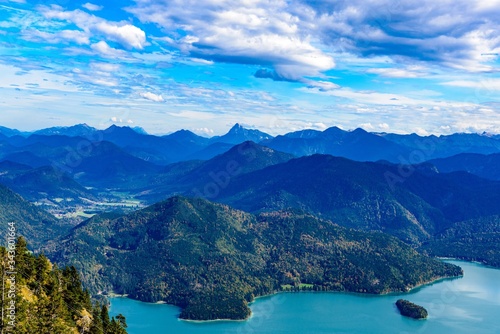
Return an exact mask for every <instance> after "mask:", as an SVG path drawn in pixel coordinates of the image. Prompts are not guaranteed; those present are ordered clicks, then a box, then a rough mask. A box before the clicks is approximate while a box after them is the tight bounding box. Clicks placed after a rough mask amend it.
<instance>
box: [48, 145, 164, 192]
mask: <svg viewBox="0 0 500 334" xmlns="http://www.w3.org/2000/svg"><path fill="white" fill-rule="evenodd" d="M57 166H60V168H61V170H62V171H67V172H68V173H70V174H72V175H74V176H75V178H76V179H77V180H82V182H81V183H82V184H85V185H87V184H89V185H93V186H96V187H105V186H113V187H122V186H125V187H130V186H131V184H132V183H133V180H134V178H141V177H144V176H148V175H150V174H151V173H156V172H158V171H159V170H160V167H159V166H157V165H155V164H152V163H150V162H148V161H144V160H142V159H139V158H137V157H134V156H132V155H130V154H128V153H127V152H125V151H124V150H122V149H121V148H119V147H118V146H116V145H115V144H112V143H110V142H106V141H103V142H100V143H98V145H97V146H94V147H93V149H92V151H91V152H90V153H89V154H88V155H85V156H80V157H79V160H76V161H73V160H69V161H66V160H65V161H62V162H61V165H57Z"/></svg>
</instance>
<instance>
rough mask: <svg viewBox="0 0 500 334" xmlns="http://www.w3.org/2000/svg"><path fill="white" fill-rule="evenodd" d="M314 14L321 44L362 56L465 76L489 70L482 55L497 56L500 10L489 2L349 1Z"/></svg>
mask: <svg viewBox="0 0 500 334" xmlns="http://www.w3.org/2000/svg"><path fill="white" fill-rule="evenodd" d="M306 3H307V4H308V5H309V6H310V8H311V10H312V11H314V13H315V15H314V18H315V22H316V26H315V27H316V31H317V33H318V34H320V35H321V36H322V37H321V40H322V41H323V43H325V44H327V45H330V46H332V47H334V48H336V49H338V50H339V51H345V52H351V53H354V54H358V55H361V56H378V55H389V56H391V57H393V58H394V59H398V60H399V61H403V62H404V59H405V58H411V59H417V60H422V61H427V62H429V61H430V62H435V63H438V64H440V65H444V66H446V67H454V68H458V69H461V70H466V71H472V72H477V71H488V70H492V68H493V65H492V64H491V63H488V61H490V60H491V58H489V59H487V58H485V57H484V56H482V55H481V54H484V53H490V54H491V53H493V54H494V53H498V51H499V50H500V49H499V48H500V43H499V42H500V38H499V36H498V34H497V33H496V31H498V29H499V28H500V25H499V24H498V20H497V17H498V15H499V14H500V6H485V3H488V1H468V0H457V1H450V0H446V1H434V0H418V1H417V0H410V1H398V2H394V1H390V0H375V1H369V2H367V1H363V0H352V1H349V2H337V1H336V2H328V3H323V5H320V6H317V5H316V2H312V1H306Z"/></svg>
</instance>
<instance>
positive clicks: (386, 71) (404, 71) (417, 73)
mask: <svg viewBox="0 0 500 334" xmlns="http://www.w3.org/2000/svg"><path fill="white" fill-rule="evenodd" d="M366 72H367V73H373V74H378V75H379V76H381V77H386V78H419V77H422V76H424V75H426V74H427V73H426V72H425V71H424V69H423V68H422V67H421V66H408V67H407V68H393V67H384V68H370V69H368V70H367V71H366Z"/></svg>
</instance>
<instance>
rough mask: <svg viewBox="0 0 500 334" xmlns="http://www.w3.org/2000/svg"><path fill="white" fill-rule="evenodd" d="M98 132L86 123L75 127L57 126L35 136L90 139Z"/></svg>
mask: <svg viewBox="0 0 500 334" xmlns="http://www.w3.org/2000/svg"><path fill="white" fill-rule="evenodd" d="M96 131H97V129H96V128H93V127H91V126H89V125H87V124H85V123H83V124H77V125H73V126H56V127H52V128H47V129H42V130H37V131H35V132H34V134H37V135H43V136H51V135H61V136H68V137H90V136H92V135H93V134H94V133H95V132H96Z"/></svg>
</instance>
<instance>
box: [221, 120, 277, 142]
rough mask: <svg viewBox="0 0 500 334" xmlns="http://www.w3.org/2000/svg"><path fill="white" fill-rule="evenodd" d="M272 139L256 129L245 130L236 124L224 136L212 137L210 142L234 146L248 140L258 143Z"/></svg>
mask: <svg viewBox="0 0 500 334" xmlns="http://www.w3.org/2000/svg"><path fill="white" fill-rule="evenodd" d="M272 138H273V136H271V135H269V134H267V133H265V132H262V131H259V130H256V129H247V128H245V127H243V126H242V125H241V124H239V123H236V124H235V125H233V127H232V128H231V129H230V130H229V131H228V133H226V134H225V135H223V136H215V137H212V142H223V143H229V144H235V145H236V144H240V143H242V142H244V141H248V140H251V141H253V142H256V143H258V142H261V141H263V140H267V139H272Z"/></svg>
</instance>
